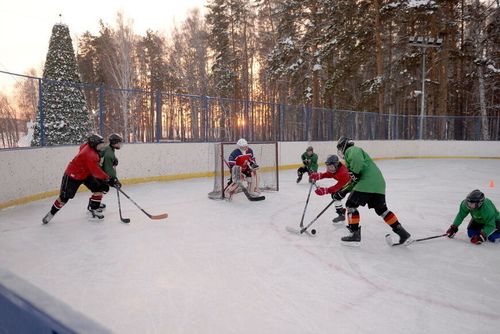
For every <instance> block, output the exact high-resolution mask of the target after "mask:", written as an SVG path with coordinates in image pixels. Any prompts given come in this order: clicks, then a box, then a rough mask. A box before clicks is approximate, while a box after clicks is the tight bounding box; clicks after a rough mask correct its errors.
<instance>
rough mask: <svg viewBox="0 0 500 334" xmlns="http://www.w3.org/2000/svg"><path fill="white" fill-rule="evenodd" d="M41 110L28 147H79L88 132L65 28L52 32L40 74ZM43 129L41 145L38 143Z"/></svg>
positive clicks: (62, 25)
mask: <svg viewBox="0 0 500 334" xmlns="http://www.w3.org/2000/svg"><path fill="white" fill-rule="evenodd" d="M43 78H44V79H47V80H43V81H42V92H41V95H40V98H41V101H42V106H41V110H39V112H38V115H37V122H36V124H35V129H34V133H33V140H32V142H31V146H40V145H68V144H81V143H83V142H84V141H85V139H86V137H87V135H88V134H89V133H91V132H92V122H91V121H90V115H89V112H88V109H87V103H86V101H85V96H84V94H83V88H82V87H81V86H79V85H77V84H81V78H80V74H79V72H78V65H77V63H76V58H75V53H74V49H73V44H72V41H71V36H70V34H69V29H68V26H67V25H65V24H61V23H59V24H56V25H54V27H53V28H52V36H51V37H50V43H49V51H48V52H47V59H46V61H45V67H44V70H43ZM42 126H43V142H42V140H41V139H42Z"/></svg>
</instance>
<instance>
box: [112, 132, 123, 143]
mask: <svg viewBox="0 0 500 334" xmlns="http://www.w3.org/2000/svg"><path fill="white" fill-rule="evenodd" d="M121 142H123V138H122V137H121V136H120V135H118V134H116V133H112V134H110V135H109V146H111V145H114V144H117V143H121Z"/></svg>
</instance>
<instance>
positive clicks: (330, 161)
mask: <svg viewBox="0 0 500 334" xmlns="http://www.w3.org/2000/svg"><path fill="white" fill-rule="evenodd" d="M325 165H327V166H331V165H334V166H335V169H339V165H340V161H339V157H338V156H336V155H335V154H332V155H329V156H328V158H326V161H325Z"/></svg>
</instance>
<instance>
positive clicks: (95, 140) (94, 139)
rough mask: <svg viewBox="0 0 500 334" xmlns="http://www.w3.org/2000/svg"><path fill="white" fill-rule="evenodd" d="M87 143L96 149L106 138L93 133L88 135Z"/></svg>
mask: <svg viewBox="0 0 500 334" xmlns="http://www.w3.org/2000/svg"><path fill="white" fill-rule="evenodd" d="M87 143H88V144H89V146H90V147H92V148H93V149H94V150H95V149H96V148H97V145H99V144H102V143H104V139H103V138H102V137H101V136H99V135H98V134H91V135H90V136H88V137H87Z"/></svg>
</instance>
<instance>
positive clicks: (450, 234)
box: [446, 225, 458, 238]
mask: <svg viewBox="0 0 500 334" xmlns="http://www.w3.org/2000/svg"><path fill="white" fill-rule="evenodd" d="M457 232H458V227H456V226H455V225H451V226H450V228H449V229H448V231H446V235H447V237H448V238H453V237H454V236H455V234H457Z"/></svg>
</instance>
